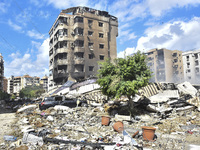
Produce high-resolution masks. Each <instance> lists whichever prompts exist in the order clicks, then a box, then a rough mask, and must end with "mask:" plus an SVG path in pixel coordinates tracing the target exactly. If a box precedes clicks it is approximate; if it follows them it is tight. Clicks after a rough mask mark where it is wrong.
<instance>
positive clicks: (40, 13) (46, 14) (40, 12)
mask: <svg viewBox="0 0 200 150" xmlns="http://www.w3.org/2000/svg"><path fill="white" fill-rule="evenodd" d="M38 15H39V17H41V18H44V19H48V18H49V16H50V14H49V12H48V11H42V10H40V11H39V14H38Z"/></svg>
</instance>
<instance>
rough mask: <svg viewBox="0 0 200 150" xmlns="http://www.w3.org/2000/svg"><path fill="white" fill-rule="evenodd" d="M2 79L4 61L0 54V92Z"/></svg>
mask: <svg viewBox="0 0 200 150" xmlns="http://www.w3.org/2000/svg"><path fill="white" fill-rule="evenodd" d="M3 79H4V60H3V56H2V54H1V53H0V91H3Z"/></svg>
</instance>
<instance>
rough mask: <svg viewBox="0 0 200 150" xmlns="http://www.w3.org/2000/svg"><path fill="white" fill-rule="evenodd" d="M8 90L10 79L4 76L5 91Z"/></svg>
mask: <svg viewBox="0 0 200 150" xmlns="http://www.w3.org/2000/svg"><path fill="white" fill-rule="evenodd" d="M7 90H8V80H7V79H6V78H5V77H4V79H3V91H4V92H7Z"/></svg>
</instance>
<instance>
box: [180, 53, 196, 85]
mask: <svg viewBox="0 0 200 150" xmlns="http://www.w3.org/2000/svg"><path fill="white" fill-rule="evenodd" d="M182 56H183V68H184V80H185V81H188V82H190V83H191V84H200V50H196V51H187V52H184V53H183V54H182Z"/></svg>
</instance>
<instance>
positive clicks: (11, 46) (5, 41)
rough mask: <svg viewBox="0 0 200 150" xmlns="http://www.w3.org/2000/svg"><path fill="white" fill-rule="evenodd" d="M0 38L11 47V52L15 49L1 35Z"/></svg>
mask: <svg viewBox="0 0 200 150" xmlns="http://www.w3.org/2000/svg"><path fill="white" fill-rule="evenodd" d="M0 37H1V39H3V41H4V42H5V43H6V44H7V45H9V46H10V47H11V49H12V50H14V49H15V47H14V46H12V45H11V44H10V43H9V42H8V40H6V38H4V37H3V36H2V35H1V34H0Z"/></svg>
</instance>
